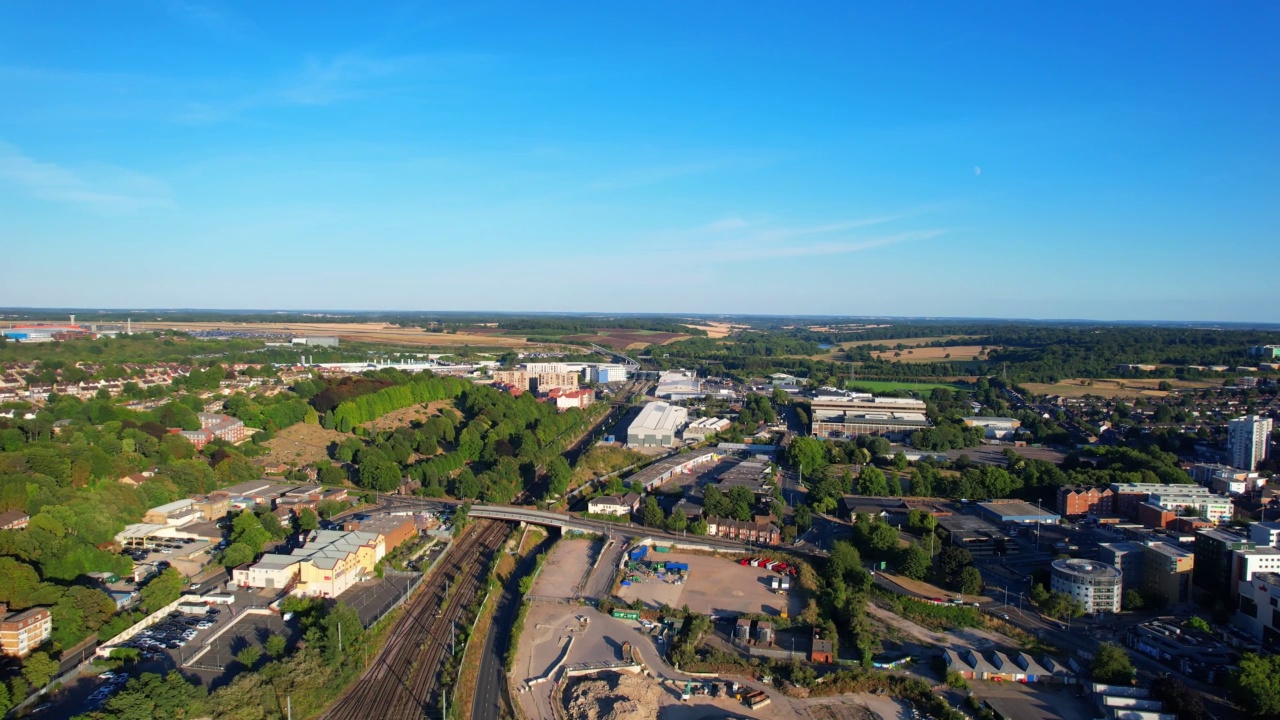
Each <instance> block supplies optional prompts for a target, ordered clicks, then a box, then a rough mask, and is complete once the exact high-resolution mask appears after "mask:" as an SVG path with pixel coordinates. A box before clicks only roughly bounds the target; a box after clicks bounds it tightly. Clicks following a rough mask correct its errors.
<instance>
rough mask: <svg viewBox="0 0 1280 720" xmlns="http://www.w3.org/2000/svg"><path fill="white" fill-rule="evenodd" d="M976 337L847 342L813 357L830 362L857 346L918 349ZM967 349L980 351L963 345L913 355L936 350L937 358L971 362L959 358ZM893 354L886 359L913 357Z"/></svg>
mask: <svg viewBox="0 0 1280 720" xmlns="http://www.w3.org/2000/svg"><path fill="white" fill-rule="evenodd" d="M977 337H978V336H977V335H939V336H938V337H917V338H896V339H893V340H848V341H845V342H842V343H837V344H836V345H835V346H834V347H832V348H831V349H830V350H828V351H827V352H825V353H823V354H821V355H815V356H814V359H816V360H832V359H834V358H835V357H836V356H837V355H838V354H840V353H841V352H843V351H844V350H846V349H848V348H851V347H857V346H859V345H887V346H889V347H891V348H893V347H897V346H899V345H902V346H904V347H908V348H919V347H922V346H924V345H928V344H929V343H931V342H936V341H939V340H944V341H945V340H969V339H971V338H977ZM969 348H973V350H972V354H974V355H976V354H977V351H978V349H980V348H979V346H973V345H964V346H958V347H954V348H924V349H923V350H916V351H915V353H914V354H913V355H919V356H921V357H926V356H925V355H922V353H931V352H933V351H935V350H938V351H940V354H939V355H938V357H939V358H940V357H942V355H945V354H946V353H948V352H949V353H951V358H952V359H953V360H959V359H968V360H972V359H973V357H968V358H961V357H960V356H959V353H960V352H963V351H966V350H968V349H969ZM894 352H895V351H893V350H890V351H889V352H888V353H887V357H888V358H889V359H892V360H903V361H908V362H910V360H909V358H911V357H913V356H912V355H907V353H906V351H905V350H904V351H903V352H902V357H900V358H895V357H893V353H894ZM916 362H930V360H917V361H916ZM933 362H938V361H937V360H934V361H933Z"/></svg>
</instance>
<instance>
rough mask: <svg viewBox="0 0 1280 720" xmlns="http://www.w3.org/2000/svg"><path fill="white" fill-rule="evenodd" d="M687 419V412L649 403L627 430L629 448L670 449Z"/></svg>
mask: <svg viewBox="0 0 1280 720" xmlns="http://www.w3.org/2000/svg"><path fill="white" fill-rule="evenodd" d="M688 419H689V411H688V410H686V409H684V408H682V407H679V406H677V405H672V404H670V403H665V402H651V403H649V404H647V405H645V406H644V408H643V409H641V410H640V414H639V415H637V416H636V419H635V420H633V421H632V422H631V426H630V427H628V428H627V445H629V446H630V447H671V446H672V445H675V443H676V433H677V432H679V430H680V428H681V427H683V426H684V424H685V422H686V421H687V420H688Z"/></svg>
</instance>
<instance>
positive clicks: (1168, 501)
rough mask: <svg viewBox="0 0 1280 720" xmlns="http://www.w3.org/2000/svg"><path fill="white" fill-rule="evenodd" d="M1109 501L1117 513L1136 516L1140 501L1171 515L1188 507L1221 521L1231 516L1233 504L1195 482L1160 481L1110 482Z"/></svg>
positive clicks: (1214, 520) (1179, 512)
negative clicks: (1189, 483) (1173, 483)
mask: <svg viewBox="0 0 1280 720" xmlns="http://www.w3.org/2000/svg"><path fill="white" fill-rule="evenodd" d="M1110 489H1111V492H1112V496H1113V500H1112V504H1113V506H1114V507H1115V511H1116V514H1117V515H1124V516H1127V517H1137V516H1138V512H1139V509H1140V507H1141V506H1142V504H1143V503H1150V504H1152V505H1155V506H1157V507H1159V508H1162V509H1164V510H1168V511H1170V512H1172V513H1174V514H1175V515H1180V514H1182V513H1183V511H1184V510H1185V509H1186V508H1187V507H1192V508H1193V509H1194V510H1195V511H1196V514H1197V515H1201V516H1203V517H1207V518H1209V520H1211V521H1212V522H1215V523H1221V522H1226V521H1228V520H1230V519H1231V516H1232V513H1233V512H1234V506H1233V505H1232V503H1231V499H1230V498H1226V497H1223V496H1221V495H1217V494H1215V493H1213V492H1210V491H1209V488H1206V487H1201V486H1199V485H1185V484H1184V485H1165V484H1163V483H1111V487H1110Z"/></svg>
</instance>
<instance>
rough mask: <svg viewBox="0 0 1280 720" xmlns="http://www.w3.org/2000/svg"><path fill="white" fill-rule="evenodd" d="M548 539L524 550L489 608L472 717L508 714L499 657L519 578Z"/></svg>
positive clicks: (491, 719)
mask: <svg viewBox="0 0 1280 720" xmlns="http://www.w3.org/2000/svg"><path fill="white" fill-rule="evenodd" d="M552 542H553V540H552V538H551V537H548V538H547V539H546V540H544V541H543V543H542V545H541V546H540V547H538V548H536V549H535V550H533V551H531V552H529V553H526V554H525V556H524V557H523V558H521V560H520V564H519V565H517V566H516V571H515V572H513V573H512V574H511V577H509V578H508V579H507V583H506V585H504V586H503V588H502V595H501V596H499V598H498V604H497V606H496V607H495V608H494V611H493V622H491V623H489V633H488V634H487V635H485V638H484V648H483V651H482V652H481V653H480V674H479V676H478V677H477V678H476V691H475V695H473V696H472V698H471V718H472V720H498V719H499V718H500V717H503V716H504V715H505V716H510V715H511V714H512V713H511V710H509V708H511V706H512V704H511V696H510V694H509V691H508V688H507V674H506V671H505V669H504V668H503V666H502V658H503V656H504V655H506V652H507V644H508V642H509V640H510V638H511V632H510V630H511V626H512V625H514V624H515V621H516V613H517V612H518V611H519V609H520V578H522V577H524V576H525V575H527V574H528V573H529V572H530V571H531V570H532V569H533V566H534V564H535V563H536V562H537V560H538V553H541V552H545V551H546V550H547V549H548V548H549V547H550V546H551V543H552Z"/></svg>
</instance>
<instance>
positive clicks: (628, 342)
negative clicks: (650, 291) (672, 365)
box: [564, 328, 691, 350]
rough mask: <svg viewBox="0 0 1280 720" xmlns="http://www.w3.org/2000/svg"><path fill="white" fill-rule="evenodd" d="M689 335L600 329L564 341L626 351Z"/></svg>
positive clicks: (661, 343) (569, 337) (663, 343)
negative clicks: (581, 342)
mask: <svg viewBox="0 0 1280 720" xmlns="http://www.w3.org/2000/svg"><path fill="white" fill-rule="evenodd" d="M690 337H691V336H690V335H683V334H680V333H670V332H658V331H656V330H627V329H620V328H601V329H599V330H597V331H596V332H595V333H594V334H587V333H584V334H581V335H565V336H564V339H565V340H579V341H585V342H592V343H595V344H597V345H603V346H605V347H610V348H613V349H615V350H627V349H634V348H642V347H647V346H649V345H666V344H667V343H672V342H675V341H677V340H688V339H689V338H690Z"/></svg>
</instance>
